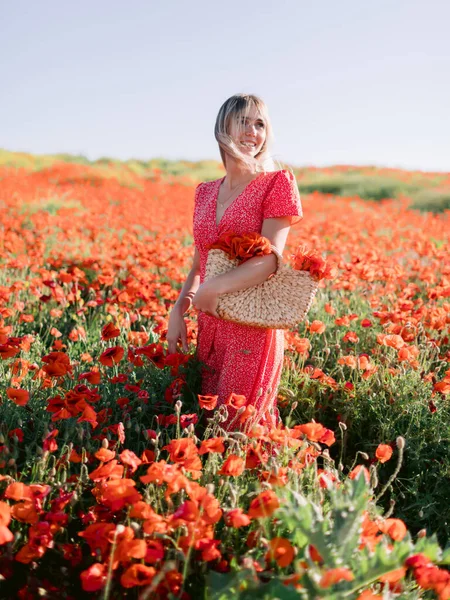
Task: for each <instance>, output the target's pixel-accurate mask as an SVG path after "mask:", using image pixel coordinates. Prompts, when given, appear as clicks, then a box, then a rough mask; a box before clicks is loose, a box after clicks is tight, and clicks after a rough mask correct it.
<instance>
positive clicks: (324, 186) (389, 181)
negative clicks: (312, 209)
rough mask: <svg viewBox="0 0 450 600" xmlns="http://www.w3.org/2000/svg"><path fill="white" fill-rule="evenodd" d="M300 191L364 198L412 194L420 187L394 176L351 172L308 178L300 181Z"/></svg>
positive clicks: (376, 198) (377, 198) (372, 198)
mask: <svg viewBox="0 0 450 600" xmlns="http://www.w3.org/2000/svg"><path fill="white" fill-rule="evenodd" d="M298 188H299V190H300V192H303V193H305V194H310V193H312V192H321V193H322V194H334V195H336V196H359V197H360V198H363V199H364V200H378V201H379V200H383V199H384V198H396V197H397V196H398V195H399V194H405V195H411V194H412V193H415V192H417V191H418V190H419V189H420V188H419V187H417V186H416V185H411V184H407V183H405V182H403V181H400V180H398V179H394V178H387V177H377V176H371V177H368V176H365V175H360V174H357V173H356V174H353V173H349V174H346V175H340V176H336V177H329V176H328V177H323V178H316V179H306V180H303V181H300V182H299V186H298Z"/></svg>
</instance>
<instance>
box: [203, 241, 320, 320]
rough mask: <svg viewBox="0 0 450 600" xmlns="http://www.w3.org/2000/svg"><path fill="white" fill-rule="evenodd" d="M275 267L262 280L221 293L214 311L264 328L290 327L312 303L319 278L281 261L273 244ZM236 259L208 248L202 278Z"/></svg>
mask: <svg viewBox="0 0 450 600" xmlns="http://www.w3.org/2000/svg"><path fill="white" fill-rule="evenodd" d="M270 249H271V250H272V252H273V253H274V254H275V255H276V257H277V263H278V266H277V270H276V272H275V273H273V274H272V275H271V276H270V277H269V278H268V279H266V280H265V281H263V282H262V283H260V284H258V285H255V286H252V287H250V288H247V289H246V290H240V291H238V292H231V293H227V294H221V295H220V296H219V301H218V305H217V309H216V310H217V314H218V315H219V316H220V318H221V319H224V320H225V321H232V322H233V323H239V324H240V325H251V326H252V327H264V328H266V329H290V328H291V327H295V326H296V325H297V324H298V323H300V322H301V321H302V320H303V319H304V318H305V316H306V313H307V312H308V310H309V309H310V307H311V304H312V301H313V300H314V296H315V295H316V292H317V289H318V287H319V282H318V281H316V280H314V279H313V278H312V277H311V274H310V273H309V271H297V270H295V269H291V268H290V267H288V266H287V265H284V264H283V257H282V255H281V254H280V253H279V251H278V250H277V248H275V246H272V245H270ZM239 264H240V261H239V260H238V259H234V258H230V257H229V256H228V255H227V254H226V252H224V251H223V250H219V249H211V250H209V251H208V258H207V261H206V272H205V281H207V280H208V279H211V278H212V277H216V276H217V275H222V274H223V273H226V272H227V271H230V270H231V269H234V268H235V267H237V266H239Z"/></svg>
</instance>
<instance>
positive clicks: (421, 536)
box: [417, 529, 427, 538]
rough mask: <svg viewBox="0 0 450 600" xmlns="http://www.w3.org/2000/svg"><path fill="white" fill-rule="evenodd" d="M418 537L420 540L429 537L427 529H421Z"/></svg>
mask: <svg viewBox="0 0 450 600" xmlns="http://www.w3.org/2000/svg"><path fill="white" fill-rule="evenodd" d="M417 537H418V538H423V537H427V530H426V529H421V530H420V531H419V532H418V533H417Z"/></svg>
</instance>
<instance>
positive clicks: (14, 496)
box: [4, 481, 33, 501]
mask: <svg viewBox="0 0 450 600" xmlns="http://www.w3.org/2000/svg"><path fill="white" fill-rule="evenodd" d="M4 496H5V498H9V499H11V500H16V501H20V500H33V491H32V489H31V487H30V486H28V485H26V484H25V483H21V482H20V481H15V482H14V483H10V484H9V485H8V487H7V488H6V490H5V494H4Z"/></svg>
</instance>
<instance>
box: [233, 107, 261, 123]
mask: <svg viewBox="0 0 450 600" xmlns="http://www.w3.org/2000/svg"><path fill="white" fill-rule="evenodd" d="M237 116H238V117H246V118H247V119H255V120H256V119H261V121H264V117H263V116H262V114H261V113H260V112H259V111H258V110H256V109H255V108H249V109H247V110H245V109H241V110H239V111H238V113H237Z"/></svg>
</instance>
